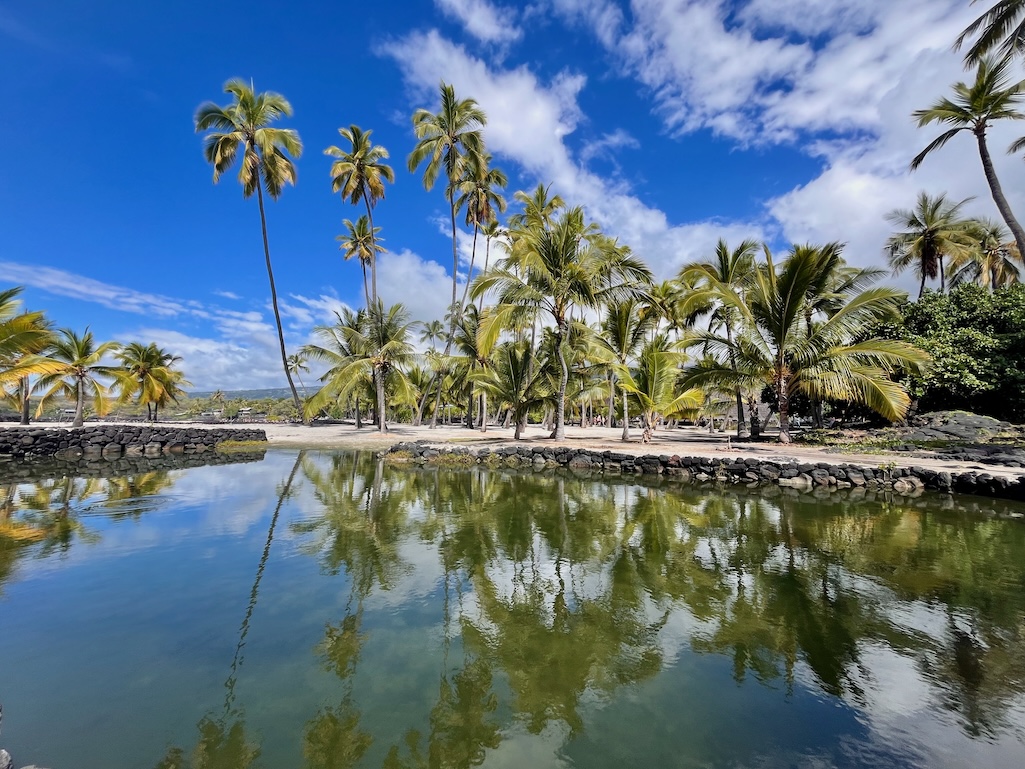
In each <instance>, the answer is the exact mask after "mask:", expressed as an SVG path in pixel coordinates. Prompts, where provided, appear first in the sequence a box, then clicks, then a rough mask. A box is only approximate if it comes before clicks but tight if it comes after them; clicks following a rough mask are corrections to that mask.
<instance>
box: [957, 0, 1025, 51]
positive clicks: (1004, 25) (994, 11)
mask: <svg viewBox="0 0 1025 769" xmlns="http://www.w3.org/2000/svg"><path fill="white" fill-rule="evenodd" d="M976 2H978V0H972V3H973V4H974V3H976ZM976 33H979V37H978V39H977V40H976V41H975V42H974V43H973V44H972V45H971V47H969V49H968V52H967V53H966V54H965V57H964V58H965V64H969V65H975V64H978V63H979V62H980V61H981V60H982V59H983V57H985V56H986V55H987V54H989V53H990V52H992V51H994V50H996V51H998V52H999V53H1000V55H1001V58H1008V57H1010V56H1012V55H1014V54H1018V53H1021V52H1022V50H1023V49H1025V0H996V2H995V3H994V4H993V6H992V7H991V8H990V9H989V10H988V11H985V12H984V13H982V14H981V15H980V16H979V17H978V18H977V19H975V21H973V22H972V23H971V24H969V25H968V26H967V27H966V28H965V30H964V32H962V33H961V34H960V35H959V36H958V38H957V42H955V43H954V49H955V50H958V49H960V48H961V46H963V45H964V44H965V42H966V41H967V40H968V39H970V38H972V37H974V36H975V35H976Z"/></svg>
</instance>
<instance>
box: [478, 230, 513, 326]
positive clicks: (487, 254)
mask: <svg viewBox="0 0 1025 769" xmlns="http://www.w3.org/2000/svg"><path fill="white" fill-rule="evenodd" d="M481 232H482V233H484V269H483V272H487V271H488V265H489V264H490V263H491V242H492V241H495V240H499V241H500V242H502V241H501V240H500V239H502V238H505V236H507V235H508V234H509V232H508V231H507V230H506V229H505V228H504V227H503V226H502V225H501V224H499V222H498V217H492V218H491V219H489V220H488V221H487V222H485V223H484V224H483V225H482V226H481ZM483 309H484V297H483V296H480V297H478V304H477V310H478V311H481V310H483Z"/></svg>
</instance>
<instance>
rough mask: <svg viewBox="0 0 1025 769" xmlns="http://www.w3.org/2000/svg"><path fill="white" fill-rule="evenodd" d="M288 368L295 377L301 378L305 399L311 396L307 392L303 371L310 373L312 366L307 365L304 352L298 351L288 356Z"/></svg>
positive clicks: (300, 384)
mask: <svg viewBox="0 0 1025 769" xmlns="http://www.w3.org/2000/svg"><path fill="white" fill-rule="evenodd" d="M288 370H289V371H291V372H292V373H293V374H295V378H296V379H298V380H299V386H300V387H301V388H303V400H304V401H305V400H306V399H307V398H309V395H308V394H307V392H306V385H304V384H303V378H302V372H304V371H305V372H306V373H307V374H309V373H310V367H309V366H308V365H306V356H305V355H303V353H302V352H301V351H300V352H297V353H293V354H292V355H289V356H288Z"/></svg>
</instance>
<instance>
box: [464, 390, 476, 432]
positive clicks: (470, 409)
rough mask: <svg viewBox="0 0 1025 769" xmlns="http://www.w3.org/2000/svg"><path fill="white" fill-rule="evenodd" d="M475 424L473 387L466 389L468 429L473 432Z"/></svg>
mask: <svg viewBox="0 0 1025 769" xmlns="http://www.w3.org/2000/svg"><path fill="white" fill-rule="evenodd" d="M473 428H474V424H473V387H472V386H470V387H468V388H466V429H467V430H472V429H473Z"/></svg>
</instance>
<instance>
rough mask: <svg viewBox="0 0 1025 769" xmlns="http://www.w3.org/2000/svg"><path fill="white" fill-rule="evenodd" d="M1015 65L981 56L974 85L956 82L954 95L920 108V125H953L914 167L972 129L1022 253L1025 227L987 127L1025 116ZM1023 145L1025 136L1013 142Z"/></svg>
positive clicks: (1024, 86) (1023, 87)
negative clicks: (1002, 176)
mask: <svg viewBox="0 0 1025 769" xmlns="http://www.w3.org/2000/svg"><path fill="white" fill-rule="evenodd" d="M1011 66H1012V62H1011V61H1010V60H1008V59H1003V60H1001V61H994V60H992V59H990V58H982V59H980V60H979V63H978V69H977V70H976V72H975V82H974V83H972V84H971V85H968V84H966V83H961V82H958V83H955V84H954V98H953V99H948V98H943V99H940V100H939V101H938V102H936V103H935V104H933V105H932V106H931V107H929V108H928V109H920V110H916V111H915V112H914V113H913V116H914V117H915V118H916V119H917V120H918V126H919V127H920V128H921V127H923V126H927V125H929V124H931V123H940V124H942V125H946V126H950V128H948V130H946V131H944V132H943V133H942V134H940V135H939V136H938V137H936V138H935V139H933V140H932V141H931V142H930V143H929V145H928V146H927V147H926V148H925V149H924V150H922V151H921V152H920V153H918V155H916V156H915V159H914V160H912V161H911V169H912V170H914V169H916V168H918V166H920V165H921V164H922V161H923V160H925V158H926V156H927V155H928V154H929V153H930V152H932V151H933V150H937V149H939V148H940V147H942V146H943V145H945V144H946V143H947V142H948V141H950V140H951V139H952V138H954V136H956V135H957V134H958V133H960V132H961V131H971V132H972V133H973V134H975V140H976V142H977V144H978V146H979V157H980V158H981V159H982V170H983V172H984V173H985V175H986V183H987V184H989V190H990V193H991V194H992V195H993V202H994V203H996V206H997V210H998V211H999V212H1000V216H1001V218H1002V219H1003V220H1004V222H1005V223H1006V224H1007V227H1008V229H1010V230H1011V233H1012V234H1013V235H1014V242H1015V243H1016V244H1017V246H1018V251H1019V253H1023V254H1025V230H1023V229H1022V227H1021V225H1020V224H1019V223H1018V220H1017V219H1016V218H1015V217H1014V212H1012V211H1011V206H1010V204H1009V203H1008V202H1007V198H1006V197H1004V191H1003V189H1002V188H1001V186H1000V180H999V179H997V173H996V169H994V168H993V159H992V157H990V154H989V147H988V146H987V144H986V130H987V129H988V128H989V126H990V124H991V123H993V122H994V121H997V120H1023V119H1025V113H1023V112H1021V111H1020V110H1019V109H1017V107H1018V105H1019V104H1020V103H1021V102H1022V99H1025V80H1019V81H1017V82H1011V78H1010V73H1009V72H1008V69H1009V68H1010V67H1011ZM1022 149H1025V139H1019V140H1018V141H1017V142H1015V143H1014V144H1012V145H1011V148H1010V151H1011V152H1019V151H1020V150H1022Z"/></svg>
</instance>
